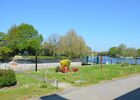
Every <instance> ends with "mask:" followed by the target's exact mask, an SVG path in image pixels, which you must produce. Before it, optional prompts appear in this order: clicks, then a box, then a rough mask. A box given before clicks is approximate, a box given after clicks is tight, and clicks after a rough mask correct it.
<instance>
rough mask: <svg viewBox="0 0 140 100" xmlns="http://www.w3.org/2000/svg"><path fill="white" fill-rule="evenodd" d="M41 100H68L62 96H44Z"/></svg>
mask: <svg viewBox="0 0 140 100" xmlns="http://www.w3.org/2000/svg"><path fill="white" fill-rule="evenodd" d="M40 100H68V99H66V98H64V97H62V96H59V95H57V94H52V95H48V96H42V97H40Z"/></svg>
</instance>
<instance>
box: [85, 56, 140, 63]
mask: <svg viewBox="0 0 140 100" xmlns="http://www.w3.org/2000/svg"><path fill="white" fill-rule="evenodd" d="M97 59H98V58H97V56H96V57H88V62H89V63H97ZM102 59H103V60H102V62H103V64H110V63H111V62H112V63H113V64H117V63H123V62H127V63H129V64H135V61H136V60H137V61H136V62H137V64H140V58H139V59H134V58H112V57H108V56H103V58H102ZM83 62H86V58H85V59H84V60H83ZM99 62H100V57H99Z"/></svg>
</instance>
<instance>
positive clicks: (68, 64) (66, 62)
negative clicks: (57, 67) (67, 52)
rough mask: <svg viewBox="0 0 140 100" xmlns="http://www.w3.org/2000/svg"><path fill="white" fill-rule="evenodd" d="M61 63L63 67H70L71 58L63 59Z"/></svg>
mask: <svg viewBox="0 0 140 100" xmlns="http://www.w3.org/2000/svg"><path fill="white" fill-rule="evenodd" d="M60 64H61V66H62V67H69V66H70V64H71V61H70V60H69V59H63V60H61V61H60Z"/></svg>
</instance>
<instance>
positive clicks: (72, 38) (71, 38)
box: [59, 30, 90, 57]
mask: <svg viewBox="0 0 140 100" xmlns="http://www.w3.org/2000/svg"><path fill="white" fill-rule="evenodd" d="M59 51H60V52H61V54H64V55H66V56H69V57H81V56H86V55H89V53H90V48H89V47H88V46H87V45H86V43H85V41H84V39H83V38H82V37H81V36H78V35H77V33H76V32H75V31H74V30H71V31H69V32H67V33H66V34H65V35H64V36H62V37H61V38H60V41H59Z"/></svg>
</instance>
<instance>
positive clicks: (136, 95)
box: [114, 88, 140, 100]
mask: <svg viewBox="0 0 140 100" xmlns="http://www.w3.org/2000/svg"><path fill="white" fill-rule="evenodd" d="M114 100H140V88H137V89H135V90H133V91H131V92H128V93H126V94H124V95H122V96H120V97H117V98H115V99H114Z"/></svg>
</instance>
